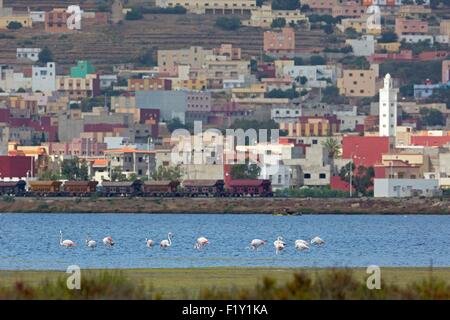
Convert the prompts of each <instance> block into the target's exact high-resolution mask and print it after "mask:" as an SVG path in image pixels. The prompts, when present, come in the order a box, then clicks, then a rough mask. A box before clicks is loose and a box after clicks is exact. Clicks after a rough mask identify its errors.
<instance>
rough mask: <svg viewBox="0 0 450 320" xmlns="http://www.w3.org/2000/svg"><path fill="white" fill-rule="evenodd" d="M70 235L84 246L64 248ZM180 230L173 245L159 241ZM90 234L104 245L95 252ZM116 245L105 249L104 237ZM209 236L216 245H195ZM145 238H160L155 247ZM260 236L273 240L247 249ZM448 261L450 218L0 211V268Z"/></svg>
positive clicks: (363, 264)
mask: <svg viewBox="0 0 450 320" xmlns="http://www.w3.org/2000/svg"><path fill="white" fill-rule="evenodd" d="M60 229H61V230H62V231H63V238H64V239H71V240H73V241H75V242H76V243H77V244H78V246H77V247H74V248H63V247H61V246H60V245H59V230H60ZM169 231H171V232H172V233H174V235H175V236H174V239H173V244H172V247H170V248H168V249H167V250H161V249H160V248H159V246H158V244H159V242H160V241H161V240H163V239H166V238H167V233H168V232H169ZM88 234H89V235H90V236H91V237H92V238H93V239H95V240H97V243H98V247H97V248H95V249H93V250H92V249H89V248H87V247H86V246H85V238H86V236H87V235H88ZM109 235H110V236H112V237H113V238H114V240H115V242H116V245H115V246H114V247H112V248H106V247H104V246H103V244H102V239H103V238H104V237H106V236H109ZM199 236H205V237H207V238H208V239H209V241H210V244H209V245H208V246H207V247H206V248H205V249H204V250H202V251H197V250H195V249H193V245H194V242H195V239H196V238H197V237H199ZM277 236H283V237H284V239H285V241H286V242H287V244H288V245H287V247H286V249H285V250H284V251H283V252H281V254H280V255H278V256H277V255H275V250H274V247H273V241H274V240H275V239H276V238H277ZM314 236H320V237H321V238H323V239H324V240H325V241H326V244H325V245H324V246H323V247H311V250H310V251H309V252H297V251H296V250H295V249H294V241H295V240H296V239H306V240H310V239H311V238H313V237H314ZM145 238H149V239H153V240H155V241H156V246H155V247H153V248H152V249H149V248H147V247H146V244H145ZM254 238H260V239H267V240H268V241H269V242H268V244H267V245H266V246H265V247H262V248H261V249H260V250H259V251H252V250H249V249H248V248H246V247H248V246H249V243H250V241H251V240H252V239H254ZM371 264H375V265H379V266H430V265H431V264H432V265H433V266H436V267H438V266H446V267H448V266H450V216H433V215H407V216H403V215H303V216H272V215H259V214H252V215H247V214H240V215H237V214H234V215H232V214H229V215H228V214H227V215H218V214H0V269H1V270H25V269H28V270H30V269H33V270H43V269H51V270H65V269H66V268H67V267H68V266H69V265H79V266H80V267H81V268H191V267H216V266H276V267H343V266H348V267H353V266H359V267H367V266H368V265H371Z"/></svg>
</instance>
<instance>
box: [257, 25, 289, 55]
mask: <svg viewBox="0 0 450 320" xmlns="http://www.w3.org/2000/svg"><path fill="white" fill-rule="evenodd" d="M294 50H295V32H294V30H293V29H292V28H283V29H281V31H266V32H264V51H265V52H280V51H281V52H289V51H294Z"/></svg>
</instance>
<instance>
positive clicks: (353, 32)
mask: <svg viewBox="0 0 450 320" xmlns="http://www.w3.org/2000/svg"><path fill="white" fill-rule="evenodd" d="M345 35H346V36H347V38H350V39H355V38H357V37H358V32H356V29H355V28H352V27H349V28H347V29H345Z"/></svg>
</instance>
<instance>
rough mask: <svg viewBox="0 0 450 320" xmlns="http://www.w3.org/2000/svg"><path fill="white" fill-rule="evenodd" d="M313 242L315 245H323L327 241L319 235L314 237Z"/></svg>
mask: <svg viewBox="0 0 450 320" xmlns="http://www.w3.org/2000/svg"><path fill="white" fill-rule="evenodd" d="M311 244H315V245H318V246H321V245H323V244H325V241H324V240H323V239H321V238H319V237H314V238H313V239H312V240H311Z"/></svg>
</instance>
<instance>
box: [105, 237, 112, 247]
mask: <svg viewBox="0 0 450 320" xmlns="http://www.w3.org/2000/svg"><path fill="white" fill-rule="evenodd" d="M103 244H104V245H105V246H108V247H112V246H113V245H114V240H113V238H112V237H105V238H103Z"/></svg>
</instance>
